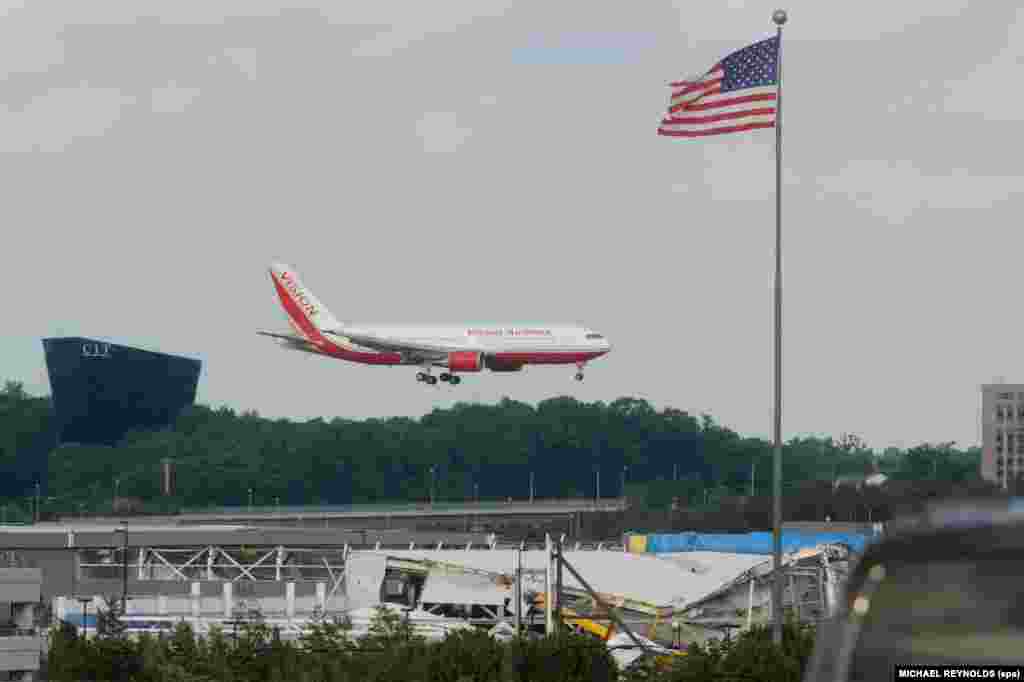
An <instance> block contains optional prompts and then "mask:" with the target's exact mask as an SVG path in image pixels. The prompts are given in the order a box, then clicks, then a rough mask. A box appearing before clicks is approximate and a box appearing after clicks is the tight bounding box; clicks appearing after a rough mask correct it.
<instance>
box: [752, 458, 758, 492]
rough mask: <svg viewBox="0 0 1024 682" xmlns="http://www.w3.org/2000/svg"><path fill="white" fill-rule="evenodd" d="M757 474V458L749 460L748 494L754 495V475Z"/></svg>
mask: <svg viewBox="0 0 1024 682" xmlns="http://www.w3.org/2000/svg"><path fill="white" fill-rule="evenodd" d="M755 476H757V460H756V459H752V460H750V496H751V497H753V496H754V488H755V486H754V477H755Z"/></svg>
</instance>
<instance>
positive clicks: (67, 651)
mask: <svg viewBox="0 0 1024 682" xmlns="http://www.w3.org/2000/svg"><path fill="white" fill-rule="evenodd" d="M812 643H813V632H812V630H811V629H810V628H808V627H806V626H799V625H795V624H789V625H787V626H786V630H785V634H784V639H783V646H782V647H781V649H780V648H778V647H775V645H774V644H772V640H771V631H770V629H768V628H765V627H758V628H754V629H752V630H750V631H748V632H745V633H743V634H741V635H740V636H739V637H736V638H729V639H726V640H724V641H722V642H718V643H710V644H708V645H707V646H696V645H693V646H691V647H690V649H689V652H688V655H687V656H685V657H680V658H678V659H676V660H675V661H674V663H673V664H672V665H671V667H667V668H666V667H665V666H653V665H651V664H644V663H642V664H641V665H637V666H633V667H631V668H630V670H629V671H626V672H625V673H623V674H621V675H620V671H619V670H618V668H617V666H616V664H615V661H614V659H613V657H612V656H611V653H610V652H609V651H608V649H607V648H606V646H605V645H604V644H603V643H602V642H600V641H598V640H596V639H594V638H592V637H590V636H588V635H577V634H570V633H565V634H559V635H556V636H552V637H544V638H538V639H532V638H526V637H524V638H519V639H516V640H513V641H511V642H498V641H496V640H494V639H493V638H492V637H490V636H489V635H488V634H487V633H485V632H483V631H481V630H472V631H460V632H455V633H453V634H451V635H449V636H448V637H447V638H445V639H444V640H443V641H440V642H427V641H425V640H423V639H422V638H420V637H417V636H415V635H414V634H413V632H412V628H411V627H410V626H409V624H408V623H407V622H406V621H405V620H404V619H403V618H402V617H401V616H399V615H397V614H394V613H391V612H388V611H385V610H383V609H381V610H379V611H378V614H377V617H376V618H375V619H374V620H373V622H372V624H371V629H370V632H369V634H368V635H367V636H365V637H363V638H361V639H358V640H357V639H354V638H352V637H351V633H350V626H349V624H348V623H346V622H344V621H337V620H327V619H325V618H323V617H318V618H317V619H315V620H314V622H313V623H311V625H310V626H309V627H308V628H307V630H306V632H305V633H304V635H303V636H302V637H301V638H300V639H299V640H297V641H295V642H284V641H281V640H280V639H279V638H278V637H277V636H276V635H275V633H274V632H273V631H272V630H271V629H270V628H268V627H267V626H265V625H264V624H262V623H260V622H255V623H251V624H248V625H245V626H243V627H242V628H241V629H240V631H239V632H238V636H237V638H235V637H233V636H231V637H229V636H225V634H224V633H223V632H221V630H220V629H219V628H211V631H210V634H209V636H207V637H203V638H197V637H196V636H195V634H194V633H193V631H192V629H191V628H190V627H189V626H188V625H187V624H185V623H181V624H179V625H178V626H177V627H176V628H175V630H174V632H173V633H171V634H170V635H169V636H164V635H161V636H159V637H153V636H149V635H142V636H139V637H137V638H129V637H125V636H123V635H120V634H119V635H117V636H112V635H108V636H106V637H100V638H90V639H88V640H85V639H83V638H81V637H80V636H79V634H78V632H77V630H76V628H75V627H74V626H71V625H68V624H61V625H60V626H58V627H56V628H54V629H53V631H52V633H51V639H50V652H49V671H50V679H52V680H58V681H59V680H68V681H70V680H76V681H77V680H96V681H108V680H109V681H113V680H118V681H126V682H157V681H161V682H163V681H167V682H364V681H366V682H392V681H393V682H419V681H423V682H427V681H430V682H527V681H529V682H612V681H613V680H616V679H624V680H630V681H636V680H656V681H658V682H697V681H700V682H705V681H706V682H752V681H754V680H759V681H761V680H763V681H771V682H799V679H800V674H801V671H802V670H803V668H804V666H805V665H806V662H807V659H808V657H809V655H810V651H811V647H812Z"/></svg>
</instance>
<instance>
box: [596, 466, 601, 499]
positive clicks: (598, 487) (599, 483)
mask: <svg viewBox="0 0 1024 682" xmlns="http://www.w3.org/2000/svg"><path fill="white" fill-rule="evenodd" d="M595 473H596V474H597V487H596V490H595V491H594V501H595V502H600V501H601V467H597V470H596V471H595Z"/></svg>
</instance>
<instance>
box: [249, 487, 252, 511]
mask: <svg viewBox="0 0 1024 682" xmlns="http://www.w3.org/2000/svg"><path fill="white" fill-rule="evenodd" d="M249 513H250V514H252V488H249Z"/></svg>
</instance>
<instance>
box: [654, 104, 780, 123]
mask: <svg viewBox="0 0 1024 682" xmlns="http://www.w3.org/2000/svg"><path fill="white" fill-rule="evenodd" d="M774 113H775V107H761V108H760V109H744V110H743V111H730V112H728V113H724V114H714V115H712V116H686V117H684V118H679V117H676V116H672V117H669V118H664V119H662V121H661V125H663V126H664V125H685V124H689V123H715V122H717V121H735V120H736V119H738V118H743V117H744V116H760V115H762V114H774Z"/></svg>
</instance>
